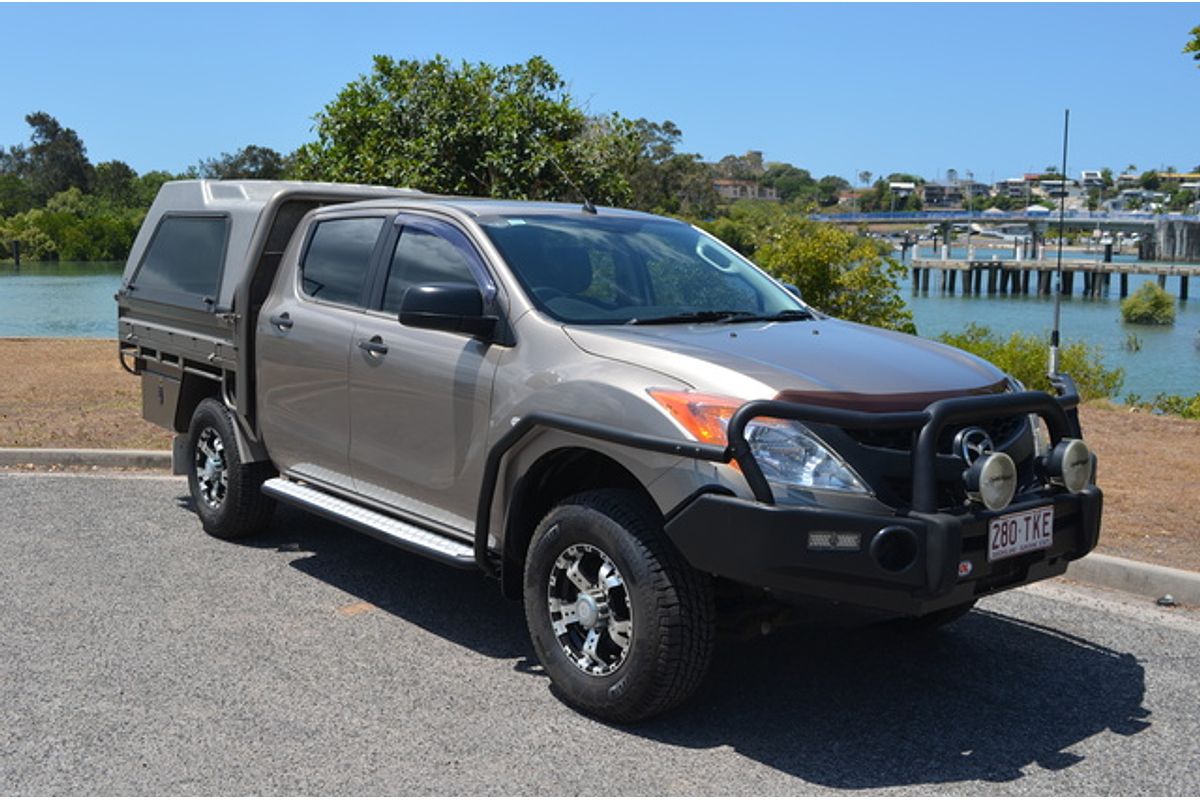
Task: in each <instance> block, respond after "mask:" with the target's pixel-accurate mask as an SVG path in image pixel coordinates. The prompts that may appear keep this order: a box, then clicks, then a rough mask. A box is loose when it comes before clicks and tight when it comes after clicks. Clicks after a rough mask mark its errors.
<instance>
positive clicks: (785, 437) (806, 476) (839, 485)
mask: <svg viewBox="0 0 1200 800" xmlns="http://www.w3.org/2000/svg"><path fill="white" fill-rule="evenodd" d="M746 441H747V442H749V443H750V452H752V453H753V454H754V460H755V461H757V462H758V466H759V467H761V468H762V471H763V475H764V476H765V477H766V479H767V480H768V481H772V482H774V483H782V484H786V485H788V486H796V487H800V488H804V489H833V490H835V491H840V492H863V493H865V492H866V491H867V487H866V486H864V485H863V482H862V479H861V478H859V477H858V475H856V474H855V473H854V470H853V469H851V468H850V465H849V464H847V463H846V462H845V461H843V460H842V459H841V458H840V457H838V455H837V454H836V453H834V452H833V451H832V450H830V449H829V448H828V447H826V446H825V445H824V444H822V443H821V441H820V440H819V439H817V438H816V437H815V436H813V435H812V433H810V432H809V431H808V429H807V428H805V427H804V426H803V425H801V424H800V423H799V422H794V421H790V420H782V419H756V420H754V421H752V422H751V423H750V424H749V425H747V426H746Z"/></svg>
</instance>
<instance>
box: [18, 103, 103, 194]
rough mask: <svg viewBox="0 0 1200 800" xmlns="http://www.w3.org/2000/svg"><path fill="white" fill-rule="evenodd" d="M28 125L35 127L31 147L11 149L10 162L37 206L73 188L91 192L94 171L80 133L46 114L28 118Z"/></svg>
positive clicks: (30, 115) (38, 113)
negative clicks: (26, 185) (65, 126)
mask: <svg viewBox="0 0 1200 800" xmlns="http://www.w3.org/2000/svg"><path fill="white" fill-rule="evenodd" d="M25 122H26V123H27V124H28V125H29V127H31V128H33V132H32V133H31V134H30V137H29V147H20V146H17V147H13V148H11V149H10V151H9V154H8V157H7V159H6V160H7V161H8V163H9V164H10V165H11V167H15V169H12V170H11V171H14V172H16V174H18V175H20V176H21V178H22V179H23V180H25V182H26V183H27V184H28V185H29V190H30V191H31V192H32V194H33V198H34V201H35V203H38V204H41V203H44V202H46V201H47V200H49V199H50V198H51V197H53V196H54V195H56V194H58V193H59V192H62V191H65V190H67V189H70V188H71V187H76V188H78V189H79V190H81V191H84V192H86V191H88V190H89V189H90V188H91V183H92V177H93V174H94V170H93V168H92V164H91V162H90V161H88V158H87V148H86V147H84V146H83V140H82V139H80V138H79V134H77V133H75V131H73V130H71V129H70V128H64V127H63V126H62V125H60V124H59V122H58V120H56V119H55V118H54V117H52V116H50V115H49V114H47V113H46V112H44V111H35V112H34V113H32V114H28V115H26V117H25Z"/></svg>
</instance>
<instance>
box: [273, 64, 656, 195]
mask: <svg viewBox="0 0 1200 800" xmlns="http://www.w3.org/2000/svg"><path fill="white" fill-rule="evenodd" d="M316 130H317V141H315V142H312V143H310V144H307V145H304V146H303V147H301V148H300V150H299V151H297V154H296V173H297V176H298V177H302V178H309V179H323V180H335V181H361V182H366V183H381V184H390V185H399V186H411V187H413V188H416V189H423V190H426V191H433V192H445V193H449V194H466V195H483V196H492V197H500V196H503V197H513V198H535V199H580V196H581V195H582V196H584V197H586V198H587V199H589V200H592V201H593V202H608V203H618V204H619V203H623V202H628V200H629V197H630V189H629V184H628V178H627V176H628V174H629V172H630V171H631V169H632V166H633V164H634V162H635V160H636V158H637V155H638V152H639V142H638V139H637V137H636V135H635V132H634V130H633V124H632V123H631V122H629V121H628V120H624V119H621V118H620V117H617V116H616V115H613V116H611V117H602V118H589V117H588V116H587V115H586V114H585V113H584V112H583V111H582V110H581V109H579V108H578V107H577V106H576V105H575V103H574V101H573V100H572V98H571V96H570V95H569V94H568V93H567V91H566V87H565V84H564V83H563V80H562V79H561V78H560V77H559V75H558V73H557V72H556V71H555V69H554V68H553V67H552V66H551V65H550V63H549V62H547V61H546V60H545V59H543V58H540V57H534V58H531V59H529V60H528V61H526V62H525V63H523V64H510V65H508V66H503V67H496V66H493V65H490V64H485V63H475V64H472V63H468V62H465V61H464V62H462V63H461V64H459V65H457V66H456V65H453V64H451V63H450V61H449V60H447V59H446V58H444V57H442V56H437V57H435V58H433V59H431V60H429V61H410V60H400V61H397V60H394V59H392V58H390V57H388V56H376V57H375V60H374V65H373V68H372V71H371V73H370V74H369V75H363V76H361V77H359V78H358V79H357V80H355V81H353V82H351V83H350V84H348V85H347V86H346V87H345V88H343V89H342V91H341V92H339V93H338V96H337V97H336V98H335V99H334V100H333V101H332V102H330V103H329V104H328V105H327V106H325V108H324V109H323V110H322V111H320V112H319V113H318V114H317V115H316Z"/></svg>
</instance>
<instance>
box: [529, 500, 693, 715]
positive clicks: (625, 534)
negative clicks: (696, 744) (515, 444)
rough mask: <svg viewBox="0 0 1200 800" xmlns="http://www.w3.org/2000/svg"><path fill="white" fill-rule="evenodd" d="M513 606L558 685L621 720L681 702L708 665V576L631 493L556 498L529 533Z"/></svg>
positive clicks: (577, 701)
mask: <svg viewBox="0 0 1200 800" xmlns="http://www.w3.org/2000/svg"><path fill="white" fill-rule="evenodd" d="M524 597H525V616H526V621H527V623H528V626H529V634H530V638H531V639H532V641H533V647H534V650H535V651H536V652H537V656H538V659H539V660H540V661H541V663H542V666H543V667H545V669H546V672H547V673H548V674H549V676H550V678H551V680H552V681H553V682H554V686H555V688H556V689H557V691H558V693H559V694H560V696H561V697H562V698H563V699H564V700H566V701H567V702H568V703H570V704H571V705H574V706H576V707H578V708H580V709H582V710H584V711H587V712H589V713H592V714H595V715H596V716H599V717H603V718H606V719H611V720H614V721H619V722H631V721H634V720H638V719H644V718H647V717H651V716H654V715H656V714H660V713H662V712H664V711H666V710H668V709H670V708H672V707H674V706H676V705H678V704H679V703H681V702H683V701H684V700H685V699H686V698H687V697H688V696H689V695H690V694H691V693H692V692H694V691H695V690H696V688H697V687H698V686H699V685H700V683H701V681H702V680H703V678H704V675H705V673H706V672H707V670H708V663H709V660H710V658H711V655H712V646H713V638H714V616H715V612H714V608H713V594H712V585H711V581H710V580H709V579H708V577H707V576H705V575H702V574H700V573H698V572H696V571H695V570H693V569H692V568H691V567H690V566H689V565H688V564H687V563H686V562H685V561H684V560H683V559H682V557H681V556H680V555H679V554H678V552H677V551H675V549H674V547H673V546H672V545H671V543H670V542H669V541H668V540H667V538H666V536H665V534H664V533H663V531H662V523H661V520H660V519H659V517H658V514H657V513H656V512H655V511H654V510H653V509H651V508H649V507H648V505H647V503H646V501H645V500H644V499H643V498H642V497H641V496H639V495H638V494H635V493H633V492H629V491H620V490H603V491H594V492H586V493H583V494H579V495H575V496H574V497H571V498H568V499H567V500H564V501H563V502H562V503H561V504H559V505H558V506H556V507H555V508H554V509H552V510H551V511H550V513H549V514H547V515H546V517H545V519H543V520H542V522H541V524H540V525H538V527H537V530H536V531H535V532H534V535H533V539H532V541H531V542H530V546H529V554H528V558H527V559H526V563H525V577H524Z"/></svg>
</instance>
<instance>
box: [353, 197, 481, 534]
mask: <svg viewBox="0 0 1200 800" xmlns="http://www.w3.org/2000/svg"><path fill="white" fill-rule="evenodd" d="M380 270H381V273H380V278H381V280H380V281H379V283H380V284H381V285H380V286H379V288H378V289H377V299H376V302H375V304H374V305H375V307H376V308H375V310H374V311H371V312H368V313H367V314H365V315H363V316H362V317H361V318H360V319H359V322H358V325H357V327H356V330H355V333H354V345H353V346H352V348H351V352H350V416H351V422H350V428H351V438H350V469H351V472H352V473H353V475H354V482H355V487H356V489H357V491H358V492H359V493H360V494H362V495H365V496H366V497H368V498H370V499H372V500H374V501H376V502H379V503H383V504H385V505H388V506H391V507H393V508H396V509H399V510H401V511H404V512H405V513H407V514H409V515H412V516H416V517H420V518H421V521H425V522H428V523H433V524H434V525H435V526H436V527H439V528H442V529H444V530H447V531H448V532H466V531H469V530H470V529H471V527H472V524H473V523H472V519H473V517H474V513H475V503H476V501H477V499H478V492H479V484H480V479H481V478H480V476H481V474H482V465H483V458H484V455H485V453H486V444H487V433H488V412H489V407H490V399H491V390H492V380H493V378H494V376H495V373H496V365H497V363H498V360H499V358H500V353H501V350H502V348H500V347H498V346H495V345H490V344H487V343H485V342H481V341H479V340H478V339H474V338H471V337H470V336H469V335H467V334H460V333H448V332H444V331H433V330H423V329H419V328H411V327H408V326H405V325H401V324H400V322H399V320H398V315H399V312H400V302H401V300H402V298H403V296H404V292H405V290H407V289H408V288H409V287H410V286H414V285H418V284H423V283H469V284H474V285H477V286H480V288H481V290H482V291H483V292H484V297H485V299H490V300H491V302H494V297H495V292H496V290H495V284H494V283H493V282H492V279H491V277H490V275H489V274H488V272H487V269H486V267H485V265H484V261H483V259H482V257H481V256H480V255H479V252H478V251H477V250H476V249H475V247H474V246H473V245H472V244H471V242H470V240H469V238H468V237H467V235H466V234H465V233H463V232H462V231H461V230H460V229H458V228H457V227H455V226H454V225H452V224H451V223H449V222H447V221H443V220H439V219H434V218H431V217H422V216H418V215H415V214H405V215H401V216H400V217H399V218H398V219H397V220H396V231H395V232H394V233H393V236H392V237H391V238H390V239H389V243H388V246H387V248H386V249H385V252H384V254H383V257H382V258H381V260H380Z"/></svg>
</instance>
